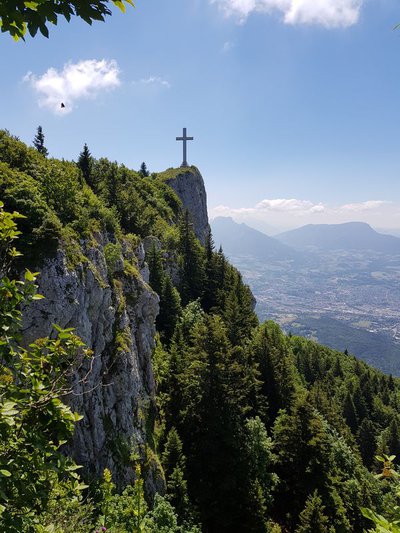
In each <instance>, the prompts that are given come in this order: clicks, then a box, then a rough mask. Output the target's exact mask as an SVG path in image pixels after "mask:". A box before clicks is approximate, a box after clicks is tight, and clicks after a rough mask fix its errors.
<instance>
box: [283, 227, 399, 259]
mask: <svg viewBox="0 0 400 533" xmlns="http://www.w3.org/2000/svg"><path fill="white" fill-rule="evenodd" d="M275 238H276V239H278V240H279V241H280V242H282V243H283V244H286V245H288V246H293V248H296V249H298V250H305V249H308V248H317V249H319V250H373V251H376V252H383V253H400V239H399V238H397V237H393V236H392V235H383V234H381V233H378V232H376V231H375V230H374V229H372V228H371V226H369V225H368V224H366V223H364V222H347V223H345V224H308V225H307V226H303V227H301V228H298V229H295V230H291V231H286V232H284V233H280V234H279V235H276V237H275Z"/></svg>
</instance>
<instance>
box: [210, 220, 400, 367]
mask: <svg viewBox="0 0 400 533" xmlns="http://www.w3.org/2000/svg"><path fill="white" fill-rule="evenodd" d="M212 229H213V237H214V241H215V244H216V246H217V247H218V246H219V245H220V244H222V247H223V249H224V252H225V254H226V255H227V256H228V257H229V259H230V260H231V261H232V262H233V263H234V264H235V266H237V267H238V268H239V270H240V271H241V272H242V274H243V277H244V279H245V281H246V282H247V283H248V284H249V285H250V287H251V289H252V291H253V292H254V295H255V297H256V299H257V307H256V310H257V313H258V315H259V317H260V319H261V320H265V319H272V320H275V321H276V322H278V323H279V324H280V325H281V326H282V327H283V328H284V329H285V330H286V331H287V332H292V333H293V334H300V335H304V336H307V337H310V338H313V339H315V340H318V341H319V342H321V343H322V344H326V345H328V346H330V347H332V348H335V349H338V350H340V351H344V350H348V351H349V352H350V353H353V354H356V355H358V356H359V357H361V358H363V359H364V360H365V361H367V362H368V363H371V364H373V365H374V366H376V367H378V368H380V369H382V370H384V371H386V372H389V373H393V374H396V375H399V374H400V310H399V309H400V306H399V304H400V239H399V238H396V237H394V236H388V235H383V234H380V233H378V232H375V231H374V230H373V229H372V228H371V227H370V226H369V225H368V224H365V223H348V224H332V225H328V224H326V225H323V224H321V225H307V226H304V227H302V228H299V229H297V230H293V231H289V232H285V233H282V234H280V235H277V236H275V237H274V238H272V237H269V236H267V235H265V234H263V233H261V232H259V231H257V230H254V229H253V228H250V227H249V226H247V225H246V224H244V223H242V224H237V223H236V222H234V220H233V219H232V218H226V217H225V218H224V217H218V218H216V219H214V221H213V222H212Z"/></svg>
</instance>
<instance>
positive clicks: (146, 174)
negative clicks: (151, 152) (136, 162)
mask: <svg viewBox="0 0 400 533" xmlns="http://www.w3.org/2000/svg"><path fill="white" fill-rule="evenodd" d="M139 174H140V175H141V177H142V178H148V177H149V176H150V172H149V171H148V170H147V166H146V163H145V162H144V161H143V163H142V164H141V165H140V171H139Z"/></svg>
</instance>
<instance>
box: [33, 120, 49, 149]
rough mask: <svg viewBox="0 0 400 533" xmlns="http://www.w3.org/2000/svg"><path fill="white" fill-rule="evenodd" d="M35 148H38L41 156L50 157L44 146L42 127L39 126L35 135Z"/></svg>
mask: <svg viewBox="0 0 400 533" xmlns="http://www.w3.org/2000/svg"><path fill="white" fill-rule="evenodd" d="M33 146H34V147H35V148H36V150H37V151H38V152H39V154H42V155H44V156H45V157H47V156H48V155H49V151H48V150H47V148H46V147H45V145H44V133H43V129H42V126H38V129H37V133H36V135H35V138H34V139H33Z"/></svg>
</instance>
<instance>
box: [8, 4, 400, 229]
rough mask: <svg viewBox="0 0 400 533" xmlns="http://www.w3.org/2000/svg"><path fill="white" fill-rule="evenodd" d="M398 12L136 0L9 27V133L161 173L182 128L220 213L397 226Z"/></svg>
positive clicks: (175, 158) (55, 149) (282, 225)
mask: <svg viewBox="0 0 400 533" xmlns="http://www.w3.org/2000/svg"><path fill="white" fill-rule="evenodd" d="M397 23H400V8H399V3H398V0H171V1H169V2H166V1H165V0H161V1H160V0H159V1H156V0H137V2H136V7H135V8H131V7H128V8H127V10H126V13H125V14H123V13H121V12H120V11H119V10H118V9H117V8H114V9H113V16H112V17H108V18H107V19H106V22H104V23H93V25H92V26H88V25H87V24H86V23H84V22H83V21H80V20H78V19H72V20H71V22H70V23H69V24H68V23H67V22H63V21H60V22H59V24H58V26H54V27H53V26H52V27H51V28H50V38H49V39H46V38H44V37H42V36H41V35H38V36H36V37H35V38H34V39H32V38H30V37H28V38H27V39H26V42H22V41H20V42H17V43H15V42H14V41H13V40H12V39H11V38H10V37H9V36H8V35H7V34H0V72H1V75H0V91H1V92H0V94H1V98H0V128H6V129H8V130H9V131H10V132H11V133H13V134H14V135H17V136H19V137H20V138H21V140H23V141H25V142H27V143H28V144H30V143H31V142H32V139H33V137H34V135H35V132H36V128H37V126H38V125H41V126H42V127H43V131H44V133H45V136H46V146H47V148H48V149H49V152H50V155H51V156H54V157H60V158H61V157H63V158H65V159H74V160H76V159H77V158H78V156H79V152H80V151H81V150H82V147H83V144H84V143H85V142H86V143H87V144H88V146H89V149H90V151H91V153H92V154H93V156H94V157H108V158H109V159H111V160H116V161H118V162H120V163H124V164H125V165H127V166H128V167H131V168H135V169H138V168H139V167H140V164H141V163H142V161H145V162H146V164H147V166H148V168H149V170H150V171H153V172H158V171H162V170H164V169H166V168H169V167H176V166H179V165H180V163H181V161H182V146H181V143H178V142H176V140H175V137H176V136H179V135H181V134H182V128H183V127H186V128H187V129H188V134H189V135H192V136H193V137H194V141H192V142H189V143H188V162H189V164H194V165H196V166H197V167H198V168H199V169H200V171H201V173H202V175H203V177H204V180H205V184H206V189H207V194H208V205H209V212H210V215H211V216H219V215H222V216H232V217H234V218H235V219H236V220H237V221H244V222H247V223H249V224H250V225H253V226H254V227H257V228H259V229H263V230H265V231H267V232H268V231H269V232H271V233H272V232H273V231H277V230H278V229H287V228H290V227H298V226H301V225H303V224H308V223H341V222H346V221H350V220H361V221H365V222H368V223H370V224H371V225H373V226H374V227H375V228H378V229H381V228H389V229H393V230H400V179H399V178H400V176H399V174H400V69H399V63H400V30H394V27H395V25H396V24H397ZM61 102H64V103H65V108H63V109H61V107H60V104H61Z"/></svg>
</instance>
